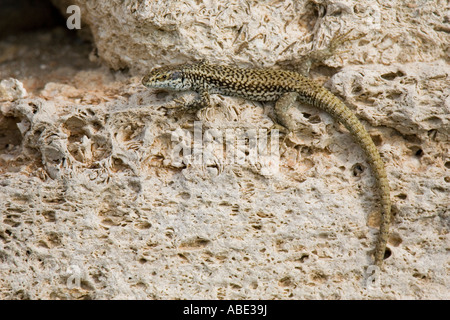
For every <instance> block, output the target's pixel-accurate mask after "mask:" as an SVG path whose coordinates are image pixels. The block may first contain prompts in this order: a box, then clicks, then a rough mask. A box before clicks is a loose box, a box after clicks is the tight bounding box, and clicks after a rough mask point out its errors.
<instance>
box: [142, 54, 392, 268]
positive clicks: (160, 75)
mask: <svg viewBox="0 0 450 320" xmlns="http://www.w3.org/2000/svg"><path fill="white" fill-rule="evenodd" d="M142 84H143V85H145V86H146V87H148V88H163V89H170V90H175V91H195V92H197V93H198V94H199V97H198V98H197V99H195V100H194V101H191V102H190V103H185V107H193V106H200V107H207V106H210V100H209V95H210V94H222V95H226V96H235V97H242V98H245V99H249V100H254V101H261V102H264V101H276V104H275V108H274V113H275V116H276V118H277V122H279V123H280V124H281V125H282V126H284V127H286V128H288V129H290V128H292V126H293V119H290V118H289V117H288V116H287V110H289V108H291V107H292V106H293V105H294V103H295V101H296V100H298V101H300V102H303V103H307V104H309V105H312V106H314V107H317V108H319V109H322V110H324V111H326V112H327V113H329V114H330V115H331V116H332V117H333V118H334V119H335V120H337V121H339V122H340V123H342V124H343V125H344V126H345V127H346V128H347V129H348V130H349V131H350V133H351V134H352V135H353V137H354V139H355V141H356V142H357V143H358V145H359V146H360V147H361V148H362V149H363V150H364V152H365V154H366V157H367V160H368V162H369V164H370V166H371V169H372V172H373V174H374V176H375V178H376V184H377V186H378V189H379V192H380V201H381V211H382V219H381V224H380V232H379V235H378V240H377V245H376V248H375V254H374V256H375V265H376V266H378V267H380V268H381V266H382V264H383V259H384V256H385V251H386V244H387V240H388V235H389V226H390V221H391V201H390V191H389V182H388V179H387V175H386V171H385V168H384V164H383V161H382V159H381V157H380V154H379V153H378V150H377V148H376V147H375V144H374V143H373V141H372V138H371V137H370V135H369V134H368V133H367V131H366V129H365V128H364V126H363V125H362V124H361V122H360V121H359V120H358V118H357V117H356V116H355V115H354V114H353V112H352V111H351V110H350V109H349V108H348V107H347V106H346V105H345V104H344V103H343V102H342V101H341V100H339V99H338V98H337V97H336V96H334V95H333V94H332V93H331V92H330V91H328V90H327V89H325V88H324V87H323V86H321V85H320V84H318V83H317V82H315V81H314V80H311V79H309V78H307V77H305V76H303V75H301V74H300V73H297V72H294V71H287V70H280V69H272V68H238V67H233V66H223V65H212V64H209V63H208V62H206V61H202V62H199V63H193V64H183V65H175V66H165V67H161V68H156V69H154V70H152V71H151V72H150V73H149V74H148V75H146V76H145V77H144V78H143V79H142Z"/></svg>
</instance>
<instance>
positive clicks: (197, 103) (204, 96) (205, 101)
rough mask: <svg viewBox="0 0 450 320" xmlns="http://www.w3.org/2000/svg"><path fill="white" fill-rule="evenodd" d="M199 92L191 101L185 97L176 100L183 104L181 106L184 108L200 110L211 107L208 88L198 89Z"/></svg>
mask: <svg viewBox="0 0 450 320" xmlns="http://www.w3.org/2000/svg"><path fill="white" fill-rule="evenodd" d="M197 93H198V97H197V98H195V99H193V100H191V101H186V100H185V99H184V98H180V99H175V100H174V101H175V103H178V104H181V107H182V108H183V109H194V110H198V109H202V108H207V107H210V106H211V102H210V97H209V92H208V90H207V89H202V90H199V91H197Z"/></svg>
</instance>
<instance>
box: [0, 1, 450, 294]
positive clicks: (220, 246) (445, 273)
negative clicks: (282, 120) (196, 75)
mask: <svg viewBox="0 0 450 320" xmlns="http://www.w3.org/2000/svg"><path fill="white" fill-rule="evenodd" d="M53 2H54V3H55V4H57V5H58V6H59V7H60V10H61V11H62V12H66V10H65V8H66V7H67V1H57V0H54V1H53ZM76 2H77V4H78V5H79V6H80V8H81V14H82V19H83V29H84V30H83V32H84V33H85V34H86V33H87V31H90V33H91V35H92V39H93V41H94V45H95V50H94V51H91V49H90V47H89V45H88V44H86V43H84V42H81V41H80V40H76V39H74V38H73V37H72V36H71V35H70V34H69V32H68V31H65V30H62V29H55V30H52V31H38V32H36V33H32V34H29V35H20V36H19V35H17V36H13V37H9V38H6V39H3V40H1V41H0V49H3V50H0V52H1V54H0V298H2V299H5V298H13V299H24V298H31V299H112V298H114V299H120V298H124V299H136V298H137V299H140V298H144V299H369V298H381V299H408V298H412V299H448V298H449V296H450V233H449V232H450V209H449V208H450V140H449V139H450V88H449V75H450V67H449V52H450V49H449V43H450V35H449V34H450V16H449V15H448V8H446V7H445V4H444V3H443V2H439V3H434V2H423V3H422V4H420V5H419V4H416V5H413V4H411V5H404V4H403V1H392V2H390V5H389V6H379V5H377V4H373V3H372V2H370V1H360V2H358V3H357V4H355V2H353V1H331V0H330V1H278V2H274V3H270V4H269V3H266V2H256V1H254V2H252V1H250V2H242V1H237V0H236V1H215V2H210V1H195V2H193V1H123V2H121V5H119V4H117V3H112V2H106V1H76ZM446 10H447V11H446ZM351 28H354V29H355V31H354V32H355V34H357V35H360V36H361V37H359V38H358V39H354V40H351V41H349V42H346V43H345V44H343V45H342V50H341V51H338V52H336V54H335V55H334V56H333V57H331V58H329V59H328V60H326V61H325V62H324V63H323V64H319V65H316V66H314V68H313V69H312V72H311V76H312V77H313V78H315V79H317V80H318V81H320V82H324V83H325V86H326V87H327V88H329V89H330V90H331V91H332V92H333V93H335V94H336V95H337V96H339V97H340V98H342V99H343V100H344V101H345V103H346V104H347V105H348V106H349V107H350V108H352V109H353V110H354V111H355V113H356V114H357V116H358V117H359V118H360V119H361V121H362V122H363V123H364V125H365V126H366V128H367V130H368V131H369V132H370V134H371V135H372V137H373V139H374V141H375V143H376V145H377V147H378V148H379V151H380V153H381V154H382V158H383V160H384V161H385V164H386V169H387V172H388V178H389V180H390V186H391V193H392V195H391V198H392V201H393V205H394V208H393V213H394V215H395V216H394V219H393V223H392V228H391V230H392V234H391V237H390V240H389V243H388V246H389V249H390V256H389V257H388V258H387V259H386V260H385V268H384V269H385V270H384V271H383V272H382V273H381V275H380V276H379V277H375V279H374V280H375V282H373V283H372V282H370V280H371V279H372V280H373V278H372V277H371V274H370V273H369V272H367V270H366V269H367V267H368V266H369V265H370V264H371V262H372V257H371V251H372V250H373V248H374V245H375V240H376V235H377V232H378V229H377V228H378V224H379V212H378V207H377V201H378V192H377V190H376V189H375V186H374V180H373V176H372V174H371V172H370V169H369V167H368V165H367V163H366V161H365V158H364V155H363V153H362V151H361V150H360V149H359V148H358V146H357V145H356V144H355V143H354V142H353V141H352V138H351V136H350V135H349V134H348V132H347V131H346V130H345V129H344V128H343V127H342V126H341V125H339V124H336V122H335V121H334V120H333V119H332V118H331V117H330V116H329V115H327V114H325V113H324V112H321V111H319V110H316V109H314V108H312V107H308V106H301V107H300V111H299V112H298V114H297V115H296V116H297V117H298V119H299V124H300V125H301V126H300V127H299V131H298V132H295V133H291V134H290V135H289V136H288V137H286V138H285V139H284V138H283V137H281V138H280V139H279V140H276V141H278V143H279V156H277V154H269V155H267V156H265V155H264V154H263V155H262V156H261V154H258V155H257V156H256V157H255V158H253V159H252V160H251V161H250V160H249V159H250V158H249V155H252V152H253V151H254V149H252V148H251V146H250V145H244V146H241V147H235V149H233V152H235V154H236V157H235V158H233V159H232V160H234V161H231V163H229V162H227V160H229V159H228V158H226V159H225V158H224V157H223V153H224V152H225V151H224V149H223V148H222V147H223V144H224V143H220V140H217V137H218V136H219V137H224V138H226V132H227V131H226V130H229V132H231V133H232V134H236V135H237V136H238V137H240V138H242V136H240V135H239V130H241V131H242V132H244V133H251V132H252V130H254V129H259V128H263V129H267V130H270V129H271V128H272V125H273V122H272V121H271V119H270V117H269V115H270V114H271V112H272V105H271V104H264V105H261V104H257V103H252V102H251V101H245V100H243V99H236V98H229V97H221V96H213V97H212V103H213V105H214V107H212V108H211V109H208V110H200V111H198V112H196V113H192V112H183V111H179V110H177V109H176V108H171V106H173V103H172V101H173V99H174V98H175V97H181V96H184V95H183V94H178V93H177V94H172V93H165V92H159V91H152V90H146V89H145V88H144V87H143V86H142V85H141V84H140V79H141V77H142V75H143V74H144V73H145V71H146V70H149V69H151V68H153V67H155V66H159V65H165V64H169V63H183V62H190V61H193V60H199V59H203V58H205V59H208V60H210V61H211V62H214V63H230V64H237V65H241V66H247V65H252V66H272V65H276V64H278V65H284V66H287V67H290V68H296V67H298V62H299V61H301V56H302V55H304V54H306V53H307V52H308V51H309V50H311V49H320V48H324V47H326V45H327V44H328V43H329V41H330V39H331V38H332V37H333V35H336V34H339V33H342V32H345V31H347V30H350V29H351ZM36 39H38V41H36ZM108 68H111V69H112V70H115V71H111V70H110V69H108ZM194 121H199V122H197V123H196V124H194ZM200 126H201V127H200ZM198 132H200V133H201V134H202V135H203V140H204V141H203V142H202V144H201V145H202V147H203V151H204V152H203V155H204V157H205V158H204V159H203V160H204V161H202V162H200V164H197V163H195V161H194V160H196V159H195V158H189V157H188V156H187V157H185V158H184V160H185V162H188V160H189V159H191V160H192V161H191V163H188V164H186V163H183V162H180V161H178V160H179V159H178V158H177V157H176V155H178V152H177V151H180V150H178V149H177V148H178V147H180V146H184V147H186V148H185V150H188V148H187V147H191V146H192V138H193V137H194V135H195V133H197V134H198ZM268 140H269V141H270V137H268ZM191 151H192V150H191ZM175 153H176V154H175ZM239 157H240V158H239ZM239 159H242V160H243V161H241V162H240V161H239Z"/></svg>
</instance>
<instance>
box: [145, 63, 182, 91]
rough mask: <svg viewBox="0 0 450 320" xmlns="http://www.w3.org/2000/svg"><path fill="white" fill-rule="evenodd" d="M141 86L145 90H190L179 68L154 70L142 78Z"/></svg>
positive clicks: (167, 67)
mask: <svg viewBox="0 0 450 320" xmlns="http://www.w3.org/2000/svg"><path fill="white" fill-rule="evenodd" d="M142 84H143V85H144V86H146V87H147V88H162V89H171V90H188V89H189V88H190V85H189V83H188V81H187V80H186V79H185V77H184V76H183V70H182V68H181V67H180V66H166V67H161V68H155V69H153V70H152V71H150V73H149V74H147V75H146V76H145V77H144V78H142Z"/></svg>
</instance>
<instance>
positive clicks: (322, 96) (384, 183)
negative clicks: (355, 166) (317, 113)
mask: <svg viewBox="0 0 450 320" xmlns="http://www.w3.org/2000/svg"><path fill="white" fill-rule="evenodd" d="M314 91H315V94H313V96H310V97H309V99H304V100H305V102H307V103H309V104H311V105H313V106H315V107H317V108H319V109H322V110H324V111H326V112H327V113H329V114H331V115H332V116H333V117H334V118H335V119H336V120H338V121H339V122H341V123H342V124H343V125H344V126H345V127H346V128H347V130H348V131H350V133H351V134H352V135H353V137H354V138H355V140H356V142H357V143H358V144H359V145H360V146H361V148H362V149H363V150H364V153H365V154H366V156H367V158H368V162H369V164H370V166H371V168H372V172H373V174H374V175H375V178H376V183H377V186H378V189H379V191H380V197H381V210H382V218H381V225H380V233H379V235H378V242H377V246H376V249H375V265H377V266H378V267H380V268H381V266H382V264H383V259H384V256H385V251H386V244H387V240H388V236H389V226H390V222H391V199H390V192H389V181H388V179H387V175H386V170H385V168H384V163H383V160H381V157H380V154H379V153H378V150H377V148H376V147H375V144H374V143H373V141H372V138H371V137H370V135H369V134H368V133H367V131H366V129H365V128H364V126H363V125H362V124H361V122H360V121H359V120H358V118H357V117H356V116H355V115H354V114H353V112H352V111H351V110H350V109H349V108H348V107H347V106H346V105H345V104H344V103H343V102H342V101H341V100H339V99H338V98H337V97H336V96H335V95H333V94H332V93H331V92H329V91H328V90H327V89H325V88H323V87H321V88H320V89H319V90H317V91H316V90H314ZM307 100H309V101H307Z"/></svg>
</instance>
